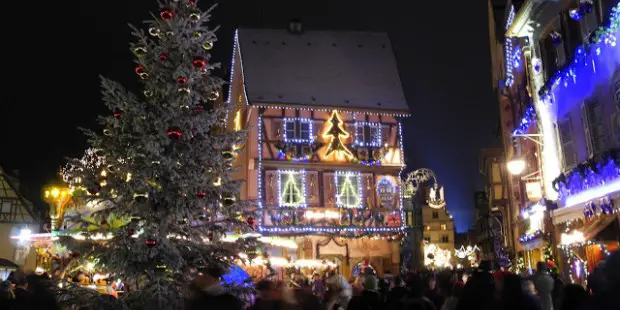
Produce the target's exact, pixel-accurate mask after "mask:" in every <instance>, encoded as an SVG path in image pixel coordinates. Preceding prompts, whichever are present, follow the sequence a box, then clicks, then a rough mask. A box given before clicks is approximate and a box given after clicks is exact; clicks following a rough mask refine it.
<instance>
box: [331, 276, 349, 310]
mask: <svg viewBox="0 0 620 310" xmlns="http://www.w3.org/2000/svg"><path fill="white" fill-rule="evenodd" d="M327 285H328V288H329V291H330V298H329V299H328V300H327V309H328V310H334V309H346V308H347V305H348V304H349V301H350V300H351V297H352V295H353V289H352V287H351V285H350V284H349V282H347V280H346V279H345V278H344V277H343V276H342V275H341V274H339V273H338V272H336V271H335V270H334V272H333V275H332V276H331V277H330V278H329V279H327Z"/></svg>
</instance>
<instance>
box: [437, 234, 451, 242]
mask: <svg viewBox="0 0 620 310" xmlns="http://www.w3.org/2000/svg"><path fill="white" fill-rule="evenodd" d="M439 240H440V241H441V242H440V243H450V236H448V235H441V239H439Z"/></svg>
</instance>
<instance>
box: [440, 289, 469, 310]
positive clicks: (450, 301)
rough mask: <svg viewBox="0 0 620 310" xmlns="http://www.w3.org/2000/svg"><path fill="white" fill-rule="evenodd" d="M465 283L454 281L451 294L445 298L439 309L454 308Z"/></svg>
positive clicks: (449, 309)
mask: <svg viewBox="0 0 620 310" xmlns="http://www.w3.org/2000/svg"><path fill="white" fill-rule="evenodd" d="M464 287H465V284H464V283H463V282H456V283H454V286H453V287H452V294H451V295H450V297H448V298H446V300H445V301H444V303H443V305H442V306H441V310H456V306H457V305H458V302H459V299H460V298H461V295H462V294H463V288H464Z"/></svg>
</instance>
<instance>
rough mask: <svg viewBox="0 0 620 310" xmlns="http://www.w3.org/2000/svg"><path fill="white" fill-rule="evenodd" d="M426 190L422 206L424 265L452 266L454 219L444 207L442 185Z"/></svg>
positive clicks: (453, 262)
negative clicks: (424, 202) (424, 201)
mask: <svg viewBox="0 0 620 310" xmlns="http://www.w3.org/2000/svg"><path fill="white" fill-rule="evenodd" d="M426 192H427V195H426V197H427V199H426V204H425V205H424V206H423V207H422V220H423V223H424V232H423V246H424V250H423V252H424V265H425V266H429V265H430V266H432V267H448V266H454V265H455V260H454V238H455V230H454V220H453V219H452V215H450V212H448V210H447V209H446V201H445V199H444V194H443V187H441V186H438V185H437V186H434V187H430V188H428V190H427V191H426ZM429 254H431V255H432V258H431V257H429Z"/></svg>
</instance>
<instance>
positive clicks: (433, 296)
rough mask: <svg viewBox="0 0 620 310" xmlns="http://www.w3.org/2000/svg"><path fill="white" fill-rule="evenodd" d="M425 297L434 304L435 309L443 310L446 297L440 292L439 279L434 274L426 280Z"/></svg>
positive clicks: (429, 275)
mask: <svg viewBox="0 0 620 310" xmlns="http://www.w3.org/2000/svg"><path fill="white" fill-rule="evenodd" d="M424 296H426V298H428V299H429V300H430V301H432V302H433V305H435V309H441V305H442V304H443V301H444V297H443V296H442V295H441V294H440V293H439V292H438V289H437V279H436V277H435V275H434V274H432V273H430V274H428V275H427V277H426V278H425V279H424Z"/></svg>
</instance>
